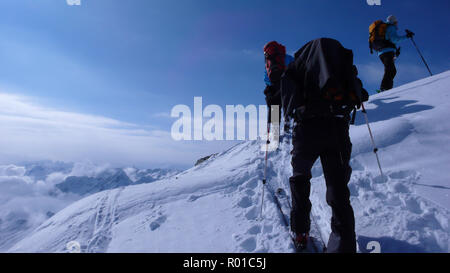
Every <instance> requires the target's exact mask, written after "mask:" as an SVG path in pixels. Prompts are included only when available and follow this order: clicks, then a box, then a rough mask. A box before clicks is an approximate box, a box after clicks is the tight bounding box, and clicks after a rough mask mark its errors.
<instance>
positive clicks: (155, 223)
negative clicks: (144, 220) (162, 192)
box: [149, 215, 167, 231]
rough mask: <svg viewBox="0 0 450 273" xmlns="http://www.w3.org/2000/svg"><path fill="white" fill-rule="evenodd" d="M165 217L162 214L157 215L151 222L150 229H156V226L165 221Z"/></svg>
mask: <svg viewBox="0 0 450 273" xmlns="http://www.w3.org/2000/svg"><path fill="white" fill-rule="evenodd" d="M166 219H167V217H166V216H164V215H161V216H159V217H158V218H157V219H156V220H155V221H153V222H151V223H150V225H149V227H150V230H151V231H154V230H156V229H157V228H159V227H160V226H161V225H162V224H163V223H164V222H165V221H166Z"/></svg>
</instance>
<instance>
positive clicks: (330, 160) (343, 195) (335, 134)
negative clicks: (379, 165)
mask: <svg viewBox="0 0 450 273" xmlns="http://www.w3.org/2000/svg"><path fill="white" fill-rule="evenodd" d="M292 144H293V150H292V152H291V154H292V162H291V164H292V168H293V175H292V177H290V179H289V183H290V186H291V192H292V211H291V229H292V231H293V232H295V233H307V232H309V230H310V225H311V223H310V212H311V202H310V200H309V195H310V189H311V184H310V179H311V168H312V166H313V165H314V162H315V161H316V160H317V159H318V158H319V157H320V161H321V163H322V168H323V173H324V176H325V182H326V187H327V192H326V200H327V203H328V205H329V206H330V207H331V209H332V218H331V231H332V232H331V235H330V239H329V241H328V246H327V251H329V252H356V236H355V218H354V214H353V209H352V206H351V204H350V191H349V189H348V187H347V184H348V182H349V180H350V176H351V173H352V169H351V167H350V164H349V161H350V157H351V151H352V143H351V142H350V137H349V124H348V121H347V120H345V119H342V118H337V117H315V118H310V119H306V120H302V121H301V122H298V123H297V125H296V126H295V128H294V132H293V136H292Z"/></svg>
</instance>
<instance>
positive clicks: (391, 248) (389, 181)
mask: <svg viewBox="0 0 450 273" xmlns="http://www.w3.org/2000/svg"><path fill="white" fill-rule="evenodd" d="M448 86H450V71H448V72H445V73H442V74H439V75H436V76H434V77H430V78H427V79H423V80H420V81H417V82H414V83H410V84H407V85H404V86H401V87H398V88H396V89H393V90H391V91H389V92H386V93H383V94H379V95H375V96H373V97H371V99H370V101H369V102H368V103H367V104H366V108H367V110H368V116H369V119H370V120H371V122H372V123H371V127H372V130H373V132H374V136H375V141H376V142H377V144H378V146H379V148H380V150H379V155H380V160H381V164H382V166H383V169H384V173H385V177H384V178H383V177H381V176H380V173H379V170H378V167H377V164H376V161H375V157H374V155H373V153H372V146H371V142H370V138H369V135H368V131H367V127H366V125H365V123H364V120H363V119H362V118H363V117H362V115H361V114H360V113H359V114H358V119H357V121H356V126H352V127H351V136H352V142H353V154H352V160H351V164H352V167H353V175H352V178H351V181H350V184H349V187H350V190H351V198H352V200H351V201H352V205H353V207H354V210H355V216H356V225H357V234H358V246H359V250H360V251H361V252H365V251H367V244H368V243H369V242H370V241H377V242H379V243H380V246H381V252H448V251H449V224H448V219H449V210H450V202H449V198H448V195H449V191H450V180H449V178H450V175H449V174H448V172H447V169H448V167H449V166H450V153H449V152H450V148H449V146H448V144H449V143H450V141H449V140H450V122H448V117H449V113H450V107H449V106H450V97H449V93H448V91H449V88H448ZM284 140H285V142H283V143H282V145H281V146H280V149H279V150H277V151H274V152H271V153H270V154H269V157H270V163H269V171H268V183H270V187H271V188H277V187H280V186H283V187H284V188H285V189H288V188H287V187H288V177H289V176H290V175H291V172H292V170H291V167H290V154H289V151H290V149H291V145H290V144H289V143H288V142H287V141H286V140H287V138H285V139H284ZM262 144H263V143H262V141H248V142H243V143H241V144H238V145H236V146H234V147H233V148H231V149H229V150H227V151H224V152H222V153H219V154H217V155H215V156H213V157H212V158H210V159H208V160H207V161H205V162H203V163H201V164H200V165H198V166H196V167H194V168H192V169H189V170H187V171H184V172H182V173H180V174H178V175H177V176H176V177H171V178H167V179H163V180H160V181H157V182H153V183H151V184H141V185H132V186H127V187H121V188H117V189H113V190H109V191H103V192H99V193H96V194H94V195H91V196H88V197H86V198H84V199H82V200H80V201H78V202H76V203H74V204H73V205H71V206H69V207H67V208H66V209H64V210H62V211H60V212H59V213H57V214H56V215H54V216H53V217H51V218H50V219H48V220H47V221H46V222H45V223H44V224H42V225H41V226H40V227H39V228H37V229H36V230H35V232H33V234H31V235H30V236H28V237H27V238H25V239H24V240H22V241H20V242H18V243H17V244H16V245H15V246H13V247H12V248H11V249H10V251H11V252H67V251H68V250H67V248H66V245H67V243H68V242H70V241H77V242H78V243H79V244H80V245H81V249H82V251H85V252H291V251H292V245H291V242H290V239H289V235H288V231H287V229H286V227H285V226H284V224H283V221H282V219H281V218H280V214H279V212H278V210H277V208H276V206H275V204H274V202H273V199H272V198H271V196H270V194H269V192H268V191H266V192H265V196H264V198H265V202H264V218H263V219H261V218H260V202H261V194H262V191H261V179H262V176H263V167H264V160H263V159H264V157H263V156H264V153H263V152H262V151H261V145H262ZM312 183H313V184H312V194H311V201H312V203H313V217H314V220H315V221H314V222H316V223H317V226H318V228H315V227H314V232H316V233H317V234H316V237H321V238H322V240H325V241H326V240H327V239H328V234H329V232H330V228H329V220H330V209H329V208H328V206H327V205H326V203H325V200H324V199H325V186H324V181H323V174H322V169H321V166H320V162H317V163H316V165H314V167H313V179H312Z"/></svg>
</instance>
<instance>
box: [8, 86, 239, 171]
mask: <svg viewBox="0 0 450 273" xmlns="http://www.w3.org/2000/svg"><path fill="white" fill-rule="evenodd" d="M146 128H148V127H142V126H138V125H135V124H131V123H127V122H122V121H119V120H115V119H111V118H107V117H102V116H96V115H89V114H84V113H75V112H68V111H62V110H57V109H54V108H51V107H46V106H42V105H39V104H37V103H36V102H35V100H34V99H33V98H30V97H26V96H22V95H16V94H11V93H1V90H0V130H1V132H2V137H1V138H0V147H1V149H0V162H2V163H13V162H18V161H24V160H43V159H50V160H63V161H71V162H78V161H85V160H89V161H92V162H94V163H97V164H105V163H110V164H113V165H120V166H131V165H136V166H142V167H154V166H163V167H164V166H173V167H183V166H190V165H192V164H193V163H194V162H195V160H196V159H198V158H199V157H201V156H204V155H206V154H209V153H213V152H217V151H220V150H221V149H223V148H225V147H227V145H230V143H225V142H183V141H181V142H178V141H174V140H173V139H172V137H171V135H170V132H166V131H162V130H149V129H146Z"/></svg>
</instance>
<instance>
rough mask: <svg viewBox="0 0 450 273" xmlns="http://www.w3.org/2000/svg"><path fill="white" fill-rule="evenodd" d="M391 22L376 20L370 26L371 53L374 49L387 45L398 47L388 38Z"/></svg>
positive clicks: (380, 48)
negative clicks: (387, 32) (387, 33)
mask: <svg viewBox="0 0 450 273" xmlns="http://www.w3.org/2000/svg"><path fill="white" fill-rule="evenodd" d="M388 26H389V24H388V23H385V22H383V21H382V20H376V21H375V22H373V23H372V24H371V25H370V26H369V48H370V53H373V50H376V51H380V50H382V49H383V48H386V47H393V48H396V46H395V44H393V43H392V42H390V41H388V40H386V31H387V28H388Z"/></svg>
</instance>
